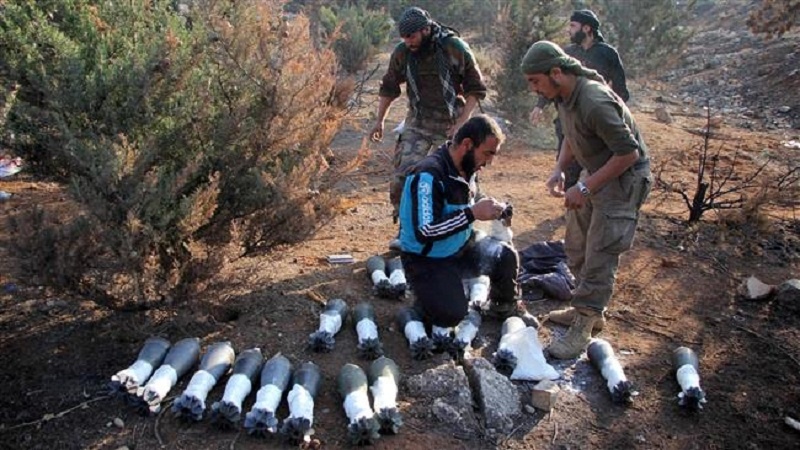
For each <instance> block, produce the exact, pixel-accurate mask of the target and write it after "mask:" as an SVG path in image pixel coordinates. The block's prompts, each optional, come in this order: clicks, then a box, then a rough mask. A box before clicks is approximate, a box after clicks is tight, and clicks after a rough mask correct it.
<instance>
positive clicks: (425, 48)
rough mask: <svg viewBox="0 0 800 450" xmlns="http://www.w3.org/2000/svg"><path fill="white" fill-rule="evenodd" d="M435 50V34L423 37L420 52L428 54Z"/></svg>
mask: <svg viewBox="0 0 800 450" xmlns="http://www.w3.org/2000/svg"><path fill="white" fill-rule="evenodd" d="M431 48H433V33H431V34H429V35H427V36H423V37H422V43H421V44H419V51H420V52H422V53H427V52H429V51H430V50H431Z"/></svg>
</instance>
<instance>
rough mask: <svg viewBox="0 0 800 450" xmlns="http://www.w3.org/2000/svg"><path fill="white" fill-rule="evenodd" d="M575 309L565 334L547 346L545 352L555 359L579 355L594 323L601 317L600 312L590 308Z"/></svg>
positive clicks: (586, 342) (590, 336) (584, 346)
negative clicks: (573, 318)
mask: <svg viewBox="0 0 800 450" xmlns="http://www.w3.org/2000/svg"><path fill="white" fill-rule="evenodd" d="M576 311H577V314H575V320H573V322H572V325H570V327H569V330H567V334H565V335H564V336H563V337H562V338H561V339H559V340H557V341H555V342H552V343H551V344H550V346H548V347H547V352H548V353H550V355H551V356H553V357H554V358H556V359H572V358H577V357H578V356H580V354H581V353H582V352H583V350H584V349H586V346H587V345H588V344H589V340H591V338H592V328H594V324H595V323H596V322H598V321H599V320H600V318H601V314H600V312H598V311H594V310H591V309H585V308H580V309H576Z"/></svg>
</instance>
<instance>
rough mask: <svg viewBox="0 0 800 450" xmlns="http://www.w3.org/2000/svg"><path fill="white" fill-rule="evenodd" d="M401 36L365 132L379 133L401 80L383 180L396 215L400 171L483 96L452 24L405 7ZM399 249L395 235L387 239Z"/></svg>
mask: <svg viewBox="0 0 800 450" xmlns="http://www.w3.org/2000/svg"><path fill="white" fill-rule="evenodd" d="M397 28H398V31H399V32H400V37H401V38H402V39H403V42H401V43H399V44H397V46H396V47H395V49H394V51H393V52H392V55H391V58H390V60H389V68H388V69H387V71H386V74H385V75H384V76H383V80H382V82H381V87H380V91H379V100H378V116H377V120H376V122H375V126H374V127H373V128H372V130H371V132H370V137H371V139H372V140H373V141H380V140H382V139H383V132H384V119H385V118H386V113H387V112H388V110H389V106H390V105H391V104H392V102H393V101H394V100H395V99H396V98H397V97H399V96H400V85H401V84H403V83H405V84H406V94H407V95H408V106H409V107H408V113H407V114H406V119H405V127H404V129H403V130H402V132H401V133H400V137H399V138H398V141H397V147H396V149H395V154H394V160H393V165H394V174H393V177H392V180H391V182H390V186H389V199H390V201H391V203H392V207H393V210H394V211H393V218H394V220H395V221H397V217H398V211H399V207H400V196H401V195H402V190H403V185H404V183H405V177H406V173H407V172H408V171H409V169H410V168H411V167H412V166H413V165H414V164H416V163H417V162H418V161H419V160H421V159H422V158H424V157H425V156H427V155H428V153H429V152H430V151H431V150H432V149H434V148H436V147H437V146H438V145H441V144H442V143H444V142H445V141H446V140H447V139H449V138H451V137H452V136H453V134H454V133H455V131H456V130H458V129H459V128H460V127H461V125H463V124H464V122H466V121H467V119H469V117H470V116H471V114H472V112H473V110H474V109H475V107H476V106H477V105H478V102H479V101H480V100H482V99H483V98H484V97H486V85H485V84H484V82H483V77H482V76H481V71H480V69H479V68H478V65H477V63H476V62H475V57H474V56H473V54H472V51H471V50H470V48H469V45H467V43H466V42H464V41H463V40H461V39H460V38H459V37H458V36H457V34H456V32H455V30H453V29H451V28H448V27H446V26H443V25H441V24H439V23H437V22H436V21H434V20H433V19H431V16H430V15H429V14H428V12H427V11H425V10H423V9H420V8H417V7H412V8H408V9H406V10H405V11H404V12H403V14H402V15H401V16H400V20H399V21H398V23H397ZM390 247H391V248H392V249H396V250H399V241H398V240H397V239H394V240H392V242H391V243H390Z"/></svg>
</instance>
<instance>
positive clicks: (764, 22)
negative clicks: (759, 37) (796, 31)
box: [747, 0, 800, 37]
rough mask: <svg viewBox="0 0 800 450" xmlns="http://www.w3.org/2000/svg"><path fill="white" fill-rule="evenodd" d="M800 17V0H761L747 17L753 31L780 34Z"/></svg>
mask: <svg viewBox="0 0 800 450" xmlns="http://www.w3.org/2000/svg"><path fill="white" fill-rule="evenodd" d="M798 19H800V0H761V4H760V5H759V6H758V8H756V9H754V10H753V11H752V12H751V13H750V16H749V17H748V18H747V25H748V26H749V27H750V30H752V31H753V33H764V34H766V35H767V36H768V37H772V36H773V35H776V36H782V35H783V34H784V33H786V32H788V31H789V30H791V29H792V26H794V25H796V24H797V21H798Z"/></svg>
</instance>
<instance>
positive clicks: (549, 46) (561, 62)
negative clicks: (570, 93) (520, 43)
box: [520, 41, 603, 82]
mask: <svg viewBox="0 0 800 450" xmlns="http://www.w3.org/2000/svg"><path fill="white" fill-rule="evenodd" d="M554 67H558V68H560V69H561V70H563V71H566V72H569V73H572V74H575V75H578V76H584V77H586V78H589V79H592V80H595V81H600V82H603V77H602V76H600V74H599V73H597V71H594V70H592V69H587V68H586V67H583V65H582V64H581V62H580V61H578V60H577V59H575V58H573V57H571V56H569V55H567V54H566V53H564V50H562V49H561V47H559V46H558V45H556V44H554V43H552V42H550V41H539V42H536V43H535V44H533V45H531V48H529V49H528V51H527V52H526V53H525V56H524V57H522V64H520V68H521V69H522V72H523V73H525V74H536V73H545V74H546V73H549V72H550V69H552V68H554Z"/></svg>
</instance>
